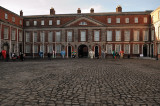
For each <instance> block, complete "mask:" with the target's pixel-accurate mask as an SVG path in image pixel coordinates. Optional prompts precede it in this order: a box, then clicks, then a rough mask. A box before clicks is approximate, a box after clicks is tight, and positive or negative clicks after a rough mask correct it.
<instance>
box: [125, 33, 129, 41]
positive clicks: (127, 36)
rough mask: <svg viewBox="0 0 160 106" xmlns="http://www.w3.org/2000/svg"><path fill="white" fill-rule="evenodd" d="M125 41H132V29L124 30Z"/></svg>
mask: <svg viewBox="0 0 160 106" xmlns="http://www.w3.org/2000/svg"><path fill="white" fill-rule="evenodd" d="M124 36H125V41H130V31H124Z"/></svg>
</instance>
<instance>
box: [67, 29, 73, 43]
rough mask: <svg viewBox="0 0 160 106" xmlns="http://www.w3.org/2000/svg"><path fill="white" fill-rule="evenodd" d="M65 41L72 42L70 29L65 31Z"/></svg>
mask: <svg viewBox="0 0 160 106" xmlns="http://www.w3.org/2000/svg"><path fill="white" fill-rule="evenodd" d="M67 42H72V31H67Z"/></svg>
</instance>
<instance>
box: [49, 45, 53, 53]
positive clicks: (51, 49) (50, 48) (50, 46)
mask: <svg viewBox="0 0 160 106" xmlns="http://www.w3.org/2000/svg"><path fill="white" fill-rule="evenodd" d="M52 51H53V45H48V53H52Z"/></svg>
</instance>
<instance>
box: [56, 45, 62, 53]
mask: <svg viewBox="0 0 160 106" xmlns="http://www.w3.org/2000/svg"><path fill="white" fill-rule="evenodd" d="M56 53H61V45H60V44H59V45H56Z"/></svg>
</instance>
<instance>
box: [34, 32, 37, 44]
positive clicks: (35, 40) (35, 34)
mask: <svg viewBox="0 0 160 106" xmlns="http://www.w3.org/2000/svg"><path fill="white" fill-rule="evenodd" d="M33 39H34V42H38V33H37V32H34V38H33Z"/></svg>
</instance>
